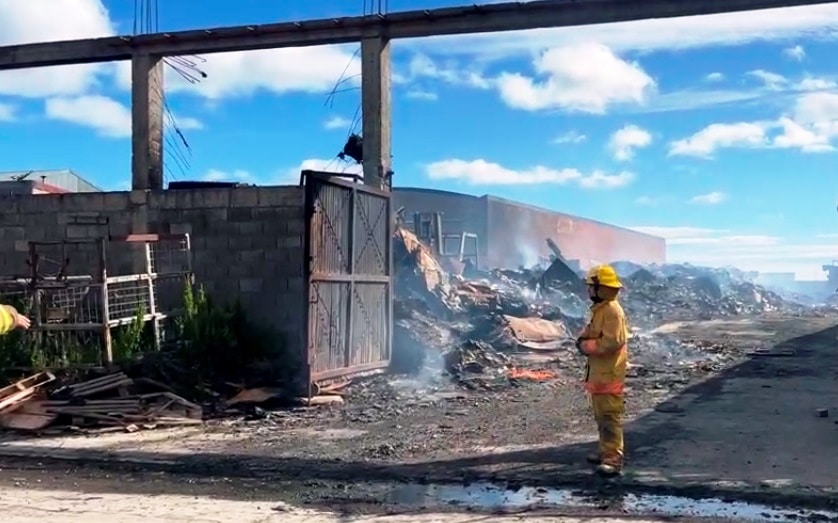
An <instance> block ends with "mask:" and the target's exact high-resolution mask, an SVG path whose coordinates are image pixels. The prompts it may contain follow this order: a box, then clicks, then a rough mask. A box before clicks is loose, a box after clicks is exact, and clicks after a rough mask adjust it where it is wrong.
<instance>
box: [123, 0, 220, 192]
mask: <svg viewBox="0 0 838 523" xmlns="http://www.w3.org/2000/svg"><path fill="white" fill-rule="evenodd" d="M133 29H134V34H135V35H138V34H147V33H156V32H159V30H160V4H159V1H158V0H134V24H133ZM163 63H164V64H165V65H166V66H168V67H170V68H171V69H173V70H174V71H175V72H176V73H177V74H178V75H179V76H181V77H182V78H183V79H184V80H186V81H187V82H189V83H190V84H193V85H194V84H197V83H198V82H200V81H201V80H202V79H204V78H206V77H207V73H206V72H204V71H203V70H202V69H201V68H200V64H204V63H206V59H204V58H202V57H200V56H173V57H166V58H164V59H163ZM150 95H151V96H152V97H154V99H153V100H152V101H153V102H155V103H156V102H158V101H159V102H161V103H162V105H163V143H164V149H163V154H164V155H165V160H166V161H164V162H163V168H164V178H165V179H166V180H172V179H175V180H176V179H178V176H177V175H175V173H174V172H173V170H172V165H174V166H175V167H176V168H177V170H178V172H179V173H180V174H182V175H186V173H187V172H188V171H189V169H190V158H191V157H192V148H191V147H190V145H189V140H187V138H186V135H185V134H184V133H183V130H182V129H181V128H180V126H179V125H178V123H177V118H175V115H174V113H173V112H172V110H171V108H170V107H169V104H168V103H167V101H166V93H165V92H164V91H163V87H162V85H161V84H157V86H156V88H155V90H154V92H152V93H150ZM169 160H171V161H169Z"/></svg>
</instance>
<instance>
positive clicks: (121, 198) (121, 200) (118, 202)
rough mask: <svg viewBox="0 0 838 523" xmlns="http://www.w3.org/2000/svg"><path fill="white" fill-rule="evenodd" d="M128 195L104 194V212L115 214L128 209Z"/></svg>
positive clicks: (125, 193)
mask: <svg viewBox="0 0 838 523" xmlns="http://www.w3.org/2000/svg"><path fill="white" fill-rule="evenodd" d="M128 198H129V193H127V192H107V193H105V194H104V203H103V207H104V211H106V212H115V211H125V210H127V209H128Z"/></svg>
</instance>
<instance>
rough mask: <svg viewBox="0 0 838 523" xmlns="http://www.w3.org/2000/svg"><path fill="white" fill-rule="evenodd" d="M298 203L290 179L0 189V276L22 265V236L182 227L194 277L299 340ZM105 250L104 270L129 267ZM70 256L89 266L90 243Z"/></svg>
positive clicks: (301, 220) (300, 197)
mask: <svg viewBox="0 0 838 523" xmlns="http://www.w3.org/2000/svg"><path fill="white" fill-rule="evenodd" d="M303 203H304V191H303V189H302V188H301V187H294V186H288V187H244V188H225V189H195V190H177V191H165V192H144V191H132V192H113V193H82V194H61V195H37V196H35V195H22V196H7V197H3V198H0V206H2V207H0V276H10V275H25V274H27V273H28V269H27V266H26V263H25V262H26V257H27V248H28V243H27V242H29V241H54V240H63V239H83V238H95V237H103V236H107V235H112V236H121V235H127V234H130V233H132V232H135V233H138V232H149V233H161V234H163V233H172V234H183V233H189V234H190V236H191V240H192V253H193V269H194V271H195V275H196V278H197V281H198V282H200V283H203V284H204V285H205V286H206V288H207V290H208V291H209V292H210V293H211V295H212V296H213V297H214V298H215V299H217V300H219V301H232V300H235V299H236V298H240V299H241V300H242V302H243V304H244V305H245V307H246V308H247V309H248V311H249V313H250V314H251V316H253V317H254V319H256V320H258V321H261V322H264V323H266V324H268V325H271V326H273V327H275V328H277V329H279V330H281V331H284V332H285V333H286V334H287V335H288V336H289V342H291V343H293V344H294V346H300V347H302V344H303V333H304V332H305V330H304V324H303V322H304V318H305V316H304V307H305V304H306V300H305V297H304V293H305V286H304V282H303V262H304V253H303V249H304V247H303V234H304V231H305V216H304V206H303ZM112 250H113V248H111V249H109V251H108V253H109V267H118V268H116V269H113V268H109V271H111V272H113V271H114V270H116V271H119V272H122V273H129V272H133V271H130V267H129V265H130V264H131V263H132V262H131V261H130V258H131V257H130V256H128V257H126V256H125V253H121V254H120V253H119V252H112ZM73 256H75V257H76V258H77V260H76V261H73V260H71V266H72V267H73V269H74V270H73V272H75V273H77V274H78V273H83V272H87V268H88V267H90V268H91V269H92V270H95V269H93V267H95V264H94V258H93V253H92V252H89V249H88V251H87V252H84V251H82V250H80V249H78V250H77V251H76V252H75V253H74V254H73ZM110 258H113V259H110Z"/></svg>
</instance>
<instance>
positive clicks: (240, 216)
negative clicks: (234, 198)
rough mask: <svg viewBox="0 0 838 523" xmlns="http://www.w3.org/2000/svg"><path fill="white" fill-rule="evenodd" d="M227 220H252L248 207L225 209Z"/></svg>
mask: <svg viewBox="0 0 838 523" xmlns="http://www.w3.org/2000/svg"><path fill="white" fill-rule="evenodd" d="M227 220H228V221H231V222H250V221H253V214H252V213H251V209H250V207H230V208H229V209H227Z"/></svg>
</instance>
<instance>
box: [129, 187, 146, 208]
mask: <svg viewBox="0 0 838 523" xmlns="http://www.w3.org/2000/svg"><path fill="white" fill-rule="evenodd" d="M128 200H129V202H130V203H131V205H148V191H146V190H142V189H134V190H133V191H131V192H130V196H129V197H128Z"/></svg>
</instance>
